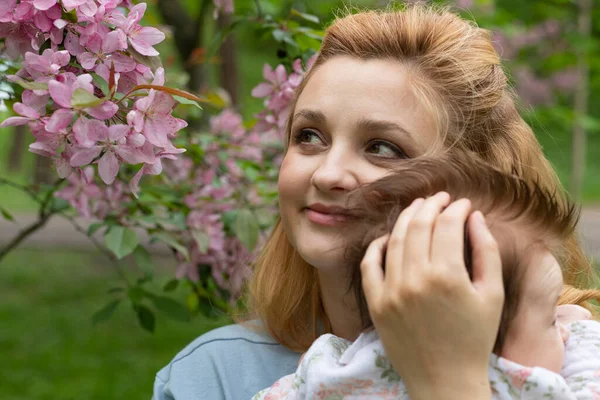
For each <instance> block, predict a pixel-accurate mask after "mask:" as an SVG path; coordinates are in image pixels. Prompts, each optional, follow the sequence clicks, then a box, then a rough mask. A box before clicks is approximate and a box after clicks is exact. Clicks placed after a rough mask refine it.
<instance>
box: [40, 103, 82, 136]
mask: <svg viewBox="0 0 600 400" xmlns="http://www.w3.org/2000/svg"><path fill="white" fill-rule="evenodd" d="M74 115H75V112H73V111H71V110H66V109H64V108H60V109H58V110H56V111H55V112H54V114H52V116H51V117H50V120H49V121H48V124H47V125H46V130H47V131H48V132H52V133H58V132H61V131H63V130H64V129H66V128H67V127H68V126H69V125H71V121H73V116H74Z"/></svg>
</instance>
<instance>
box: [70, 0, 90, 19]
mask: <svg viewBox="0 0 600 400" xmlns="http://www.w3.org/2000/svg"><path fill="white" fill-rule="evenodd" d="M62 3H63V7H64V8H65V10H67V12H68V11H72V10H74V9H75V8H77V12H78V13H81V14H83V15H85V16H88V17H93V16H94V15H95V14H96V12H97V11H98V5H97V4H96V2H95V1H94V0H62Z"/></svg>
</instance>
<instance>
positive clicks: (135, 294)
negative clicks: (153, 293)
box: [127, 286, 147, 304]
mask: <svg viewBox="0 0 600 400" xmlns="http://www.w3.org/2000/svg"><path fill="white" fill-rule="evenodd" d="M146 294H147V293H146V291H144V289H142V288H141V287H139V286H134V287H132V288H130V289H129V290H128V291H127V296H128V297H129V299H130V300H131V302H132V303H133V304H139V303H141V301H142V300H143V299H144V297H146Z"/></svg>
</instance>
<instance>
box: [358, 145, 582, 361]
mask: <svg viewBox="0 0 600 400" xmlns="http://www.w3.org/2000/svg"><path fill="white" fill-rule="evenodd" d="M439 191H446V192H448V193H449V194H450V195H451V197H452V198H453V199H454V200H458V199H460V198H468V199H469V200H471V202H472V204H473V209H474V210H475V209H478V210H480V211H481V212H483V213H484V215H485V216H486V220H487V223H488V225H489V226H490V230H491V231H492V234H493V235H494V237H495V238H496V240H497V242H498V245H499V249H500V253H501V258H502V268H503V279H504V290H505V293H506V300H505V304H504V309H503V313H502V320H501V324H500V329H499V331H498V336H497V340H496V344H495V346H494V352H495V353H496V354H499V355H503V356H505V357H506V358H510V359H511V360H513V361H515V362H519V363H521V364H524V365H536V366H541V367H545V368H547V369H551V370H555V371H558V370H560V367H561V365H562V357H563V354H564V351H563V350H564V347H563V345H564V339H565V333H564V330H563V329H561V326H560V324H557V323H556V307H557V304H558V297H559V295H560V293H561V290H562V287H563V280H562V272H561V269H560V266H559V263H558V261H557V259H561V258H562V256H563V254H562V251H561V250H562V249H561V246H562V245H563V244H564V241H565V240H566V239H567V238H568V237H569V235H570V234H571V233H572V232H573V230H574V228H575V225H576V222H577V217H578V212H577V209H576V208H575V207H574V206H573V205H572V204H569V203H568V201H567V200H565V199H564V197H563V196H562V195H561V194H557V193H549V192H548V191H546V190H544V189H542V188H541V187H540V186H538V185H536V184H528V183H526V182H525V181H524V180H522V179H520V178H519V177H517V176H513V175H510V174H505V173H503V172H501V171H499V170H498V169H496V168H494V167H491V166H489V165H488V164H486V163H484V162H482V161H479V160H477V159H475V158H469V157H467V156H458V155H452V156H446V157H443V158H437V159H429V158H421V159H413V160H408V161H406V163H405V164H404V165H403V166H402V167H401V168H399V169H398V170H397V171H394V172H393V173H391V174H390V175H388V176H386V177H384V178H382V179H380V180H378V181H376V182H373V183H371V184H369V185H368V186H365V187H364V188H363V190H360V191H357V193H355V196H354V197H353V200H354V202H353V206H355V214H356V217H357V222H356V226H355V227H354V228H353V229H352V231H351V232H350V233H348V234H349V235H350V236H347V238H348V241H347V243H348V249H347V256H348V259H349V261H350V264H351V268H352V271H351V273H352V279H351V290H354V292H355V295H356V297H357V301H358V304H359V309H360V312H361V316H362V318H363V327H364V328H367V327H370V326H371V325H372V322H371V319H370V317H369V314H368V310H367V305H366V301H365V298H364V293H363V292H362V285H361V274H360V262H361V260H362V256H363V255H364V252H365V250H366V247H367V246H368V245H369V243H370V242H371V241H372V240H373V239H375V238H377V237H379V236H381V235H383V234H385V233H387V232H390V231H391V229H392V227H393V225H394V223H395V221H396V220H397V218H398V215H399V214H400V212H401V211H402V210H403V209H404V208H406V207H407V206H408V205H410V203H411V202H412V201H413V200H415V199H416V198H419V197H422V198H425V197H428V196H431V195H433V194H435V193H437V192H439ZM348 231H349V230H348ZM470 263H471V260H470V245H469V240H468V232H465V264H466V266H467V269H468V270H469V274H470V275H471V272H472V270H471V265H470Z"/></svg>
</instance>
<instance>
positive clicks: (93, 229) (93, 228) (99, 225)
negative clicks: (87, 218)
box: [87, 222, 104, 236]
mask: <svg viewBox="0 0 600 400" xmlns="http://www.w3.org/2000/svg"><path fill="white" fill-rule="evenodd" d="M103 226H104V223H103V222H94V223H93V224H90V226H88V231H87V235H88V236H92V235H93V234H94V233H96V232H97V231H98V229H100V228H102V227H103Z"/></svg>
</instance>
